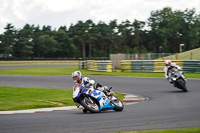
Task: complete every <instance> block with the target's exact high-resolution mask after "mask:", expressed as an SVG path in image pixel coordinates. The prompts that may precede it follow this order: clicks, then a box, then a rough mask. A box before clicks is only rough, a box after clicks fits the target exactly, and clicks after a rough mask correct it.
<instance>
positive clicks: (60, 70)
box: [0, 66, 200, 78]
mask: <svg viewBox="0 0 200 133" xmlns="http://www.w3.org/2000/svg"><path fill="white" fill-rule="evenodd" d="M77 70H79V69H78V67H77V66H73V67H43V68H17V69H1V70H0V74H17V75H71V73H72V72H73V71H77ZM80 71H81V72H82V74H83V75H105V76H131V77H161V78H164V73H145V72H120V71H117V72H95V71H88V70H85V69H81V70H80ZM185 77H186V78H200V74H197V73H185Z"/></svg>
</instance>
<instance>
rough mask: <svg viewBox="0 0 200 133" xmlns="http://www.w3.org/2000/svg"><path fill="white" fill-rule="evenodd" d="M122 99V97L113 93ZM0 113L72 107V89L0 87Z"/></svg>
mask: <svg viewBox="0 0 200 133" xmlns="http://www.w3.org/2000/svg"><path fill="white" fill-rule="evenodd" d="M115 96H116V97H118V98H120V99H121V100H123V99H124V95H123V94H120V93H115ZM0 105H1V106H0V111H7V110H23V109H33V108H48V107H62V106H73V105H75V103H74V102H73V100H72V89H71V90H67V89H65V90H64V89H44V88H23V87H4V86H0Z"/></svg>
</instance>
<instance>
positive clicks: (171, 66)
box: [164, 60, 186, 83]
mask: <svg viewBox="0 0 200 133" xmlns="http://www.w3.org/2000/svg"><path fill="white" fill-rule="evenodd" d="M165 65H166V67H165V68H164V72H165V77H166V78H167V80H168V81H169V82H170V83H172V81H171V79H170V75H169V72H170V70H172V69H174V68H175V69H178V71H179V72H180V74H181V77H182V78H183V79H184V80H185V83H186V79H185V77H184V75H183V71H182V69H181V67H180V66H179V65H176V63H172V62H171V60H165Z"/></svg>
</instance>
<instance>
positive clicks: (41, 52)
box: [38, 35, 58, 58]
mask: <svg viewBox="0 0 200 133" xmlns="http://www.w3.org/2000/svg"><path fill="white" fill-rule="evenodd" d="M57 43H58V42H57V41H56V40H55V39H54V37H53V36H49V35H40V36H39V37H38V57H47V58H49V57H55V53H56V51H57V50H58V47H57V46H58V45H57Z"/></svg>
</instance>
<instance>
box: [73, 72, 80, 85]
mask: <svg viewBox="0 0 200 133" xmlns="http://www.w3.org/2000/svg"><path fill="white" fill-rule="evenodd" d="M72 79H73V80H74V82H75V83H80V80H82V74H81V72H80V71H75V72H73V73H72Z"/></svg>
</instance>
